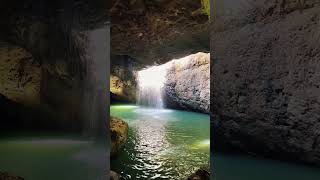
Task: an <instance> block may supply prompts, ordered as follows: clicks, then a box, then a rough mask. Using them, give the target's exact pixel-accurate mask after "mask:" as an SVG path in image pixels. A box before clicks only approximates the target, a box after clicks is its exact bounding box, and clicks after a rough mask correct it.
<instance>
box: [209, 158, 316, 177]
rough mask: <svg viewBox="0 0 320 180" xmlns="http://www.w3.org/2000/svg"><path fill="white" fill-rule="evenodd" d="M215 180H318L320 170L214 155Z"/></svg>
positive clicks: (258, 159) (269, 161)
mask: <svg viewBox="0 0 320 180" xmlns="http://www.w3.org/2000/svg"><path fill="white" fill-rule="evenodd" d="M212 159H213V160H212V162H213V167H214V175H215V180H271V179H273V180H318V179H320V168H316V167H311V166H306V165H302V164H295V163H289V162H283V161H276V160H270V159H263V158H257V157H251V156H245V155H235V154H233V155H232V154H222V153H216V154H213V155H212Z"/></svg>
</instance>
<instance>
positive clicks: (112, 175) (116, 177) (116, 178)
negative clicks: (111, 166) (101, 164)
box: [110, 171, 123, 180]
mask: <svg viewBox="0 0 320 180" xmlns="http://www.w3.org/2000/svg"><path fill="white" fill-rule="evenodd" d="M121 179H123V178H122V177H121V176H120V175H119V174H118V173H116V172H114V171H110V180H121Z"/></svg>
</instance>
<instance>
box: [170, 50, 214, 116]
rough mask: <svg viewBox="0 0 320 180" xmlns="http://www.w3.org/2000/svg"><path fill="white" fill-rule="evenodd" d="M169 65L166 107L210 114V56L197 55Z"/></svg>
mask: <svg viewBox="0 0 320 180" xmlns="http://www.w3.org/2000/svg"><path fill="white" fill-rule="evenodd" d="M169 63H170V64H169V68H168V73H167V77H166V79H167V82H166V83H165V87H164V89H165V95H164V97H165V104H166V106H167V107H170V108H178V109H186V110H192V111H199V112H204V113H209V112H210V54H208V53H197V54H193V55H190V56H188V57H185V58H183V59H179V60H176V61H173V62H169Z"/></svg>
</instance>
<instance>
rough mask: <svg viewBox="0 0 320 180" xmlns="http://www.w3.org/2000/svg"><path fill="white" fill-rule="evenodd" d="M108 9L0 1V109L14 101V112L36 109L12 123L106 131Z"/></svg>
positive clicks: (94, 4)
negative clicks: (27, 108)
mask: <svg viewBox="0 0 320 180" xmlns="http://www.w3.org/2000/svg"><path fill="white" fill-rule="evenodd" d="M108 8H110V7H108V3H107V2H106V1H102V0H93V1H86V0H80V1H77V2H75V1H54V2H44V1H42V0H25V1H18V0H12V1H4V2H3V6H1V7H0V9H1V11H0V14H1V16H0V20H1V21H0V27H1V32H0V42H2V43H1V46H0V65H1V67H0V75H1V77H0V83H1V84H0V85H1V86H0V95H1V96H4V98H3V99H4V100H3V102H4V103H3V104H0V106H1V107H3V106H6V105H7V104H8V101H13V102H12V103H13V105H12V107H13V108H15V107H17V106H19V107H20V106H23V108H22V109H25V108H24V106H32V108H33V110H34V111H33V110H32V111H29V112H32V113H23V115H22V113H20V114H21V115H19V116H15V118H14V119H19V120H18V121H16V122H15V125H19V127H20V125H21V124H24V125H25V124H28V122H29V125H28V128H29V127H34V128H38V126H39V127H42V128H43V129H42V130H44V129H45V128H48V127H49V128H52V129H64V130H72V131H77V132H84V131H86V130H87V129H90V128H92V126H95V127H94V128H95V130H93V131H97V129H99V128H105V127H104V124H105V123H104V120H105V119H106V117H103V116H106V112H105V111H106V110H105V108H103V107H105V104H106V102H105V101H106V99H107V98H106V96H107V88H106V87H107V85H105V86H104V82H107V77H106V76H107V72H105V71H106V67H107V65H106V63H105V64H104V62H106V61H104V60H105V59H107V55H106V54H107V53H106V50H107V47H108V46H107V45H106V44H107V37H106V38H105V39H104V38H101V37H103V36H106V35H108V34H107V30H106V29H107V27H106V26H105V22H107V21H108V16H107V14H108ZM71 12H72V13H71ZM97 37H99V38H97ZM106 84H107V83H106ZM16 103H18V104H16ZM36 105H40V106H38V107H35V106H36ZM102 108H103V110H102ZM17 109H18V108H17ZM17 111H18V110H17ZM26 111H28V110H26ZM19 112H20V111H19ZM18 114H19V113H18ZM30 114H35V115H40V114H41V117H42V118H37V119H38V120H39V121H38V122H37V123H36V122H34V121H29V120H33V119H36V118H33V116H30ZM2 115H3V116H2ZM0 116H1V117H6V115H5V114H0ZM100 117H102V118H100ZM94 119H100V120H101V119H102V122H97V121H95V120H94ZM5 120H7V121H13V120H12V118H11V117H8V118H6V119H5ZM22 122H25V123H22ZM98 123H101V124H100V125H97V124H98ZM12 127H15V126H12ZM21 127H23V126H21ZM25 128H27V127H26V126H25Z"/></svg>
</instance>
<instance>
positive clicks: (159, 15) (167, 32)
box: [111, 0, 209, 64]
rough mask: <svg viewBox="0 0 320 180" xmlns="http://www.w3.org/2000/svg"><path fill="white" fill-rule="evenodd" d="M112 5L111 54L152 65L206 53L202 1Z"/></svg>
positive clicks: (120, 0)
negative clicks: (200, 52) (125, 56)
mask: <svg viewBox="0 0 320 180" xmlns="http://www.w3.org/2000/svg"><path fill="white" fill-rule="evenodd" d="M113 2H114V3H113V7H112V8H111V19H112V29H111V31H112V32H111V34H112V37H111V47H112V49H111V51H112V53H113V54H126V55H130V56H131V57H133V58H136V59H137V60H139V61H140V62H143V63H146V64H147V63H149V64H152V63H153V62H155V61H158V62H160V63H164V62H166V61H168V60H170V59H173V58H178V57H183V56H184V55H186V54H191V53H196V52H199V51H204V50H209V42H208V38H209V37H208V35H209V33H208V16H207V14H206V13H205V11H204V10H203V5H202V4H201V0H174V1H168V0H161V1H158V0H149V1H142V0H130V1H128V0H114V1H113Z"/></svg>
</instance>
